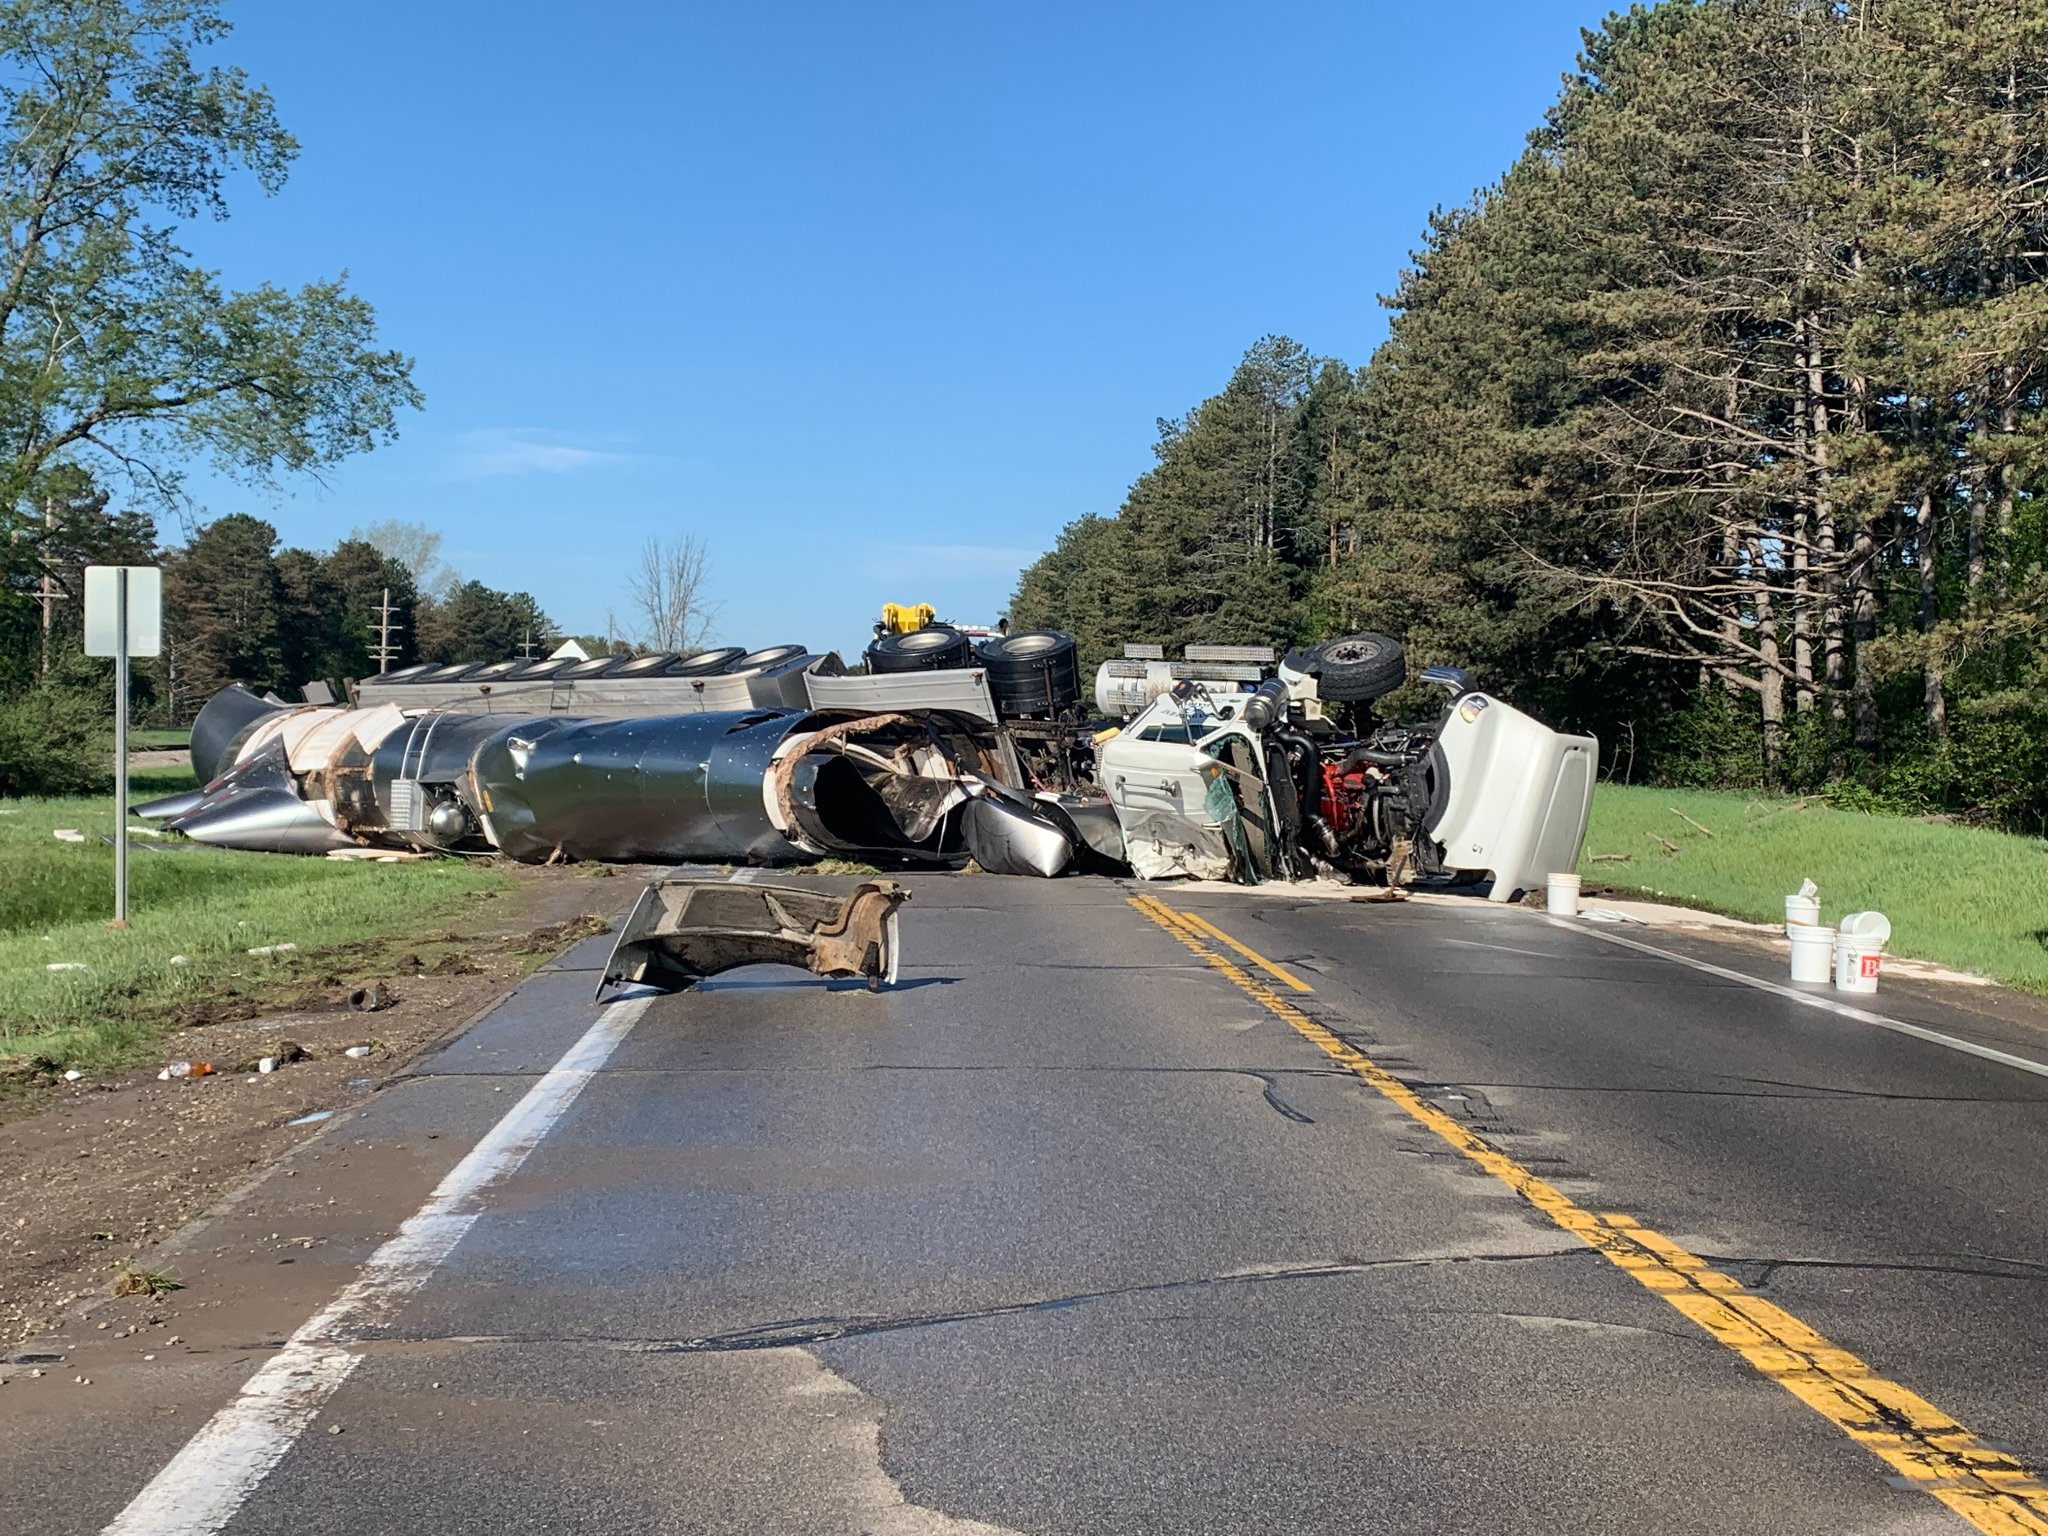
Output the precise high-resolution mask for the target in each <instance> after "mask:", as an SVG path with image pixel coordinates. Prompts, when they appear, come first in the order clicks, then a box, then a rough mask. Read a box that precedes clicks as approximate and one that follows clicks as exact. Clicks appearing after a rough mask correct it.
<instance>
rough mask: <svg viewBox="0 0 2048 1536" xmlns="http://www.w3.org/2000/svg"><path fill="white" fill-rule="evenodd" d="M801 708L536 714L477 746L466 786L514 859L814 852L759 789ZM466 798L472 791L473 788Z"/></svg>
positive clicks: (738, 858)
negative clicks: (607, 715)
mask: <svg viewBox="0 0 2048 1536" xmlns="http://www.w3.org/2000/svg"><path fill="white" fill-rule="evenodd" d="M805 718H806V715H805V713H804V712H803V711H800V710H763V711H755V712H752V713H746V714H704V715H663V716H657V717H654V718H650V719H639V720H599V721H572V722H567V723H564V722H560V721H553V720H535V721H528V722H523V723H521V725H520V726H519V727H518V728H516V729H505V730H501V731H499V732H497V733H496V734H494V735H493V736H492V737H491V738H490V739H489V740H488V741H486V742H484V743H482V745H481V747H480V750H478V751H477V752H476V755H475V759H474V764H473V767H472V770H471V781H470V782H471V789H470V794H472V795H473V796H474V802H475V805H476V808H477V809H478V810H480V811H482V812H483V814H484V816H485V817H486V818H487V823H486V824H487V825H488V827H489V829H490V832H491V835H492V837H493V840H494V841H495V842H496V843H497V845H498V847H499V848H500V849H502V850H503V851H504V852H505V853H506V854H507V855H508V856H510V857H512V858H515V859H538V858H546V857H548V856H549V855H551V854H553V853H554V852H555V851H556V850H557V849H559V850H560V851H561V853H562V855H563V856H564V857H566V858H573V859H629V860H660V859H690V860H730V861H732V862H735V863H757V862H767V861H769V860H778V861H783V860H791V859H802V858H805V857H806V856H807V855H806V854H805V853H804V852H803V851H802V850H800V849H799V848H797V847H796V846H795V845H794V844H792V843H791V842H790V841H789V839H788V838H786V837H784V836H783V835H782V833H780V832H779V831H777V830H776V828H775V824H774V823H773V822H772V821H771V820H770V819H769V816H768V809H767V805H766V803H765V801H764V800H763V797H762V785H763V783H764V782H765V781H766V779H767V775H768V767H769V764H770V762H771V760H772V759H773V758H774V755H775V750H776V748H777V747H779V746H781V745H782V742H783V739H784V738H785V737H786V736H787V735H788V734H789V733H790V731H791V730H792V729H794V728H795V727H796V726H797V725H799V724H801V723H802V722H803V720H804V719H805ZM466 798H467V796H466Z"/></svg>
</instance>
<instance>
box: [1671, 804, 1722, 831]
mask: <svg viewBox="0 0 2048 1536" xmlns="http://www.w3.org/2000/svg"><path fill="white" fill-rule="evenodd" d="M1664 809H1665V810H1667V811H1669V812H1670V813H1671V814H1672V815H1674V816H1676V817H1677V818H1678V819H1679V820H1680V821H1682V822H1684V823H1685V824H1686V825H1687V826H1688V827H1692V828H1694V829H1696V830H1698V831H1701V832H1704V833H1706V834H1707V836H1709V837H1712V836H1713V835H1714V829H1713V828H1712V827H1703V826H1701V825H1700V824H1699V823H1698V822H1696V821H1694V820H1693V819H1692V818H1691V817H1690V816H1688V815H1686V814H1685V812H1683V811H1681V810H1680V809H1679V808H1678V807H1677V806H1675V805H1667V806H1665V807H1664Z"/></svg>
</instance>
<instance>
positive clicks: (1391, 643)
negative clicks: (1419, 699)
mask: <svg viewBox="0 0 2048 1536" xmlns="http://www.w3.org/2000/svg"><path fill="white" fill-rule="evenodd" d="M1304 660H1305V661H1306V662H1307V663H1308V671H1309V672H1310V674H1311V675H1312V676H1314V678H1315V680H1316V693H1317V695H1318V696H1320V697H1321V698H1324V699H1327V700H1328V701H1329V702H1331V703H1332V704H1369V703H1371V702H1372V701H1373V700H1374V699H1377V698H1379V697H1380V696H1381V695H1382V694H1388V693H1392V692H1393V691H1394V690H1395V689H1396V688H1398V687H1400V686H1401V685H1402V684H1403V683H1405V682H1406V681H1408V658H1407V656H1406V655H1405V654H1404V653H1403V651H1402V649H1401V642H1400V641H1398V640H1396V639H1395V638H1394V637H1393V636H1391V635H1339V636H1337V638H1336V639H1334V640H1325V641H1323V642H1322V643H1321V644H1320V645H1315V646H1311V647H1310V648H1309V651H1308V654H1307V656H1306V657H1305V658H1304Z"/></svg>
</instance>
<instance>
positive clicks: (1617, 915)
mask: <svg viewBox="0 0 2048 1536" xmlns="http://www.w3.org/2000/svg"><path fill="white" fill-rule="evenodd" d="M1579 916H1580V917H1582V918H1584V919H1585V920H1586V921H1587V922H1589V923H1634V924H1635V925H1636V926H1637V927H1639V928H1640V927H1644V926H1647V925H1646V924H1645V923H1644V922H1643V920H1642V919H1641V918H1640V917H1630V916H1629V915H1628V914H1627V913H1626V912H1617V911H1615V910H1614V908H1612V907H1587V908H1586V909H1585V910H1584V911H1582V912H1580V913H1579Z"/></svg>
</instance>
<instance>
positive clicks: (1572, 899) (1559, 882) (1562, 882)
mask: <svg viewBox="0 0 2048 1536" xmlns="http://www.w3.org/2000/svg"><path fill="white" fill-rule="evenodd" d="M1543 904H1544V909H1545V910H1546V911H1550V912H1555V913H1556V914H1557V915H1558V916H1559V917H1577V916H1578V915H1579V877H1578V876H1577V875H1552V876H1551V877H1550V889H1549V890H1548V891H1546V892H1545V893H1544V898H1543Z"/></svg>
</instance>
